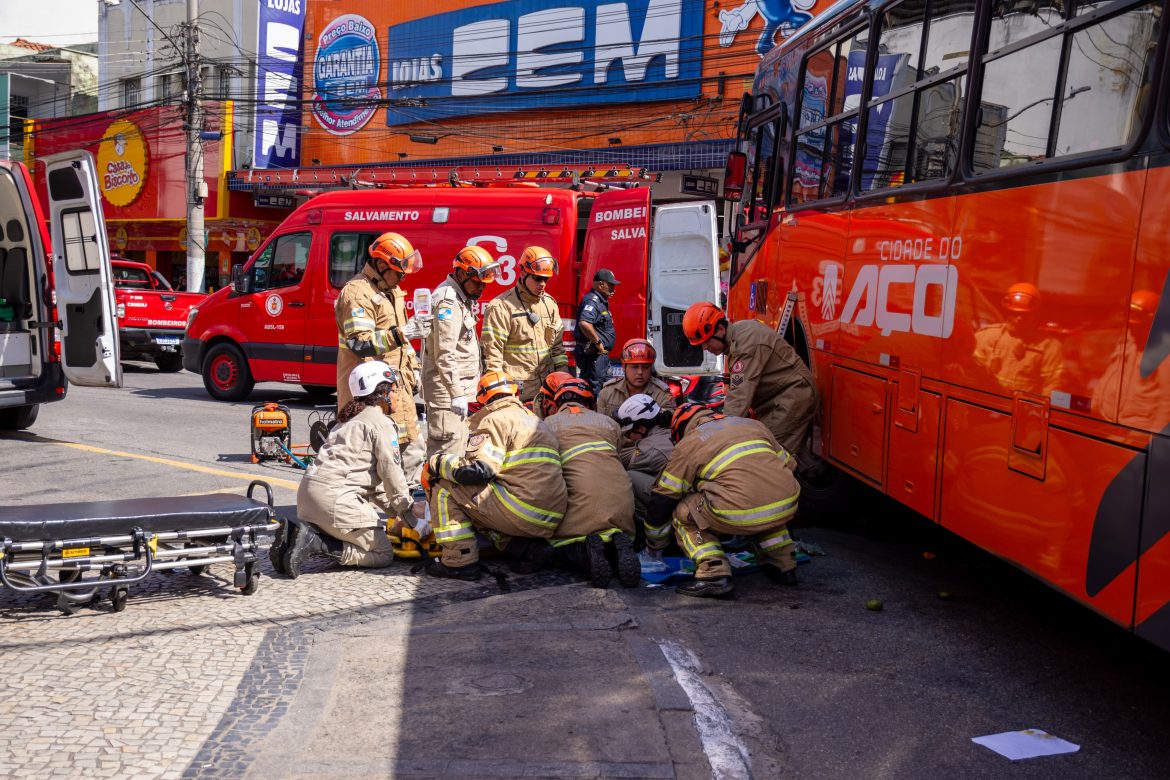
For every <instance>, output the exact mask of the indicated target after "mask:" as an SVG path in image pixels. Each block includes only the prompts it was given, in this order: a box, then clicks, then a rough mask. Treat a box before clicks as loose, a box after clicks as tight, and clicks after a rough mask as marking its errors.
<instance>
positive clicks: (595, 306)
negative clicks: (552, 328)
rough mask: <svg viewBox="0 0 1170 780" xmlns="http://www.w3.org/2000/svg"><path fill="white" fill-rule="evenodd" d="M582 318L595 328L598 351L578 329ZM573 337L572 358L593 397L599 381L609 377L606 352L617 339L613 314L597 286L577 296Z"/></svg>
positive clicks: (598, 389)
mask: <svg viewBox="0 0 1170 780" xmlns="http://www.w3.org/2000/svg"><path fill="white" fill-rule="evenodd" d="M582 322H588V323H589V324H590V325H592V326H593V329H594V330H595V331H597V337H598V338H599V339H601V346H602V348H603V349H602V351H601V352H598V351H597V349H596V347H594V346H593V344H591V343H590V342H589V340H588V339H586V338H585V334H583V333H582V332H581V325H580V323H582ZM573 338H574V339H575V340H576V346H575V347H574V348H573V358H574V359H575V360H576V361H577V375H578V376H580V377H581V378H582V379H584V380H585V381H587V382H588V383H589V386H590V387H591V388H593V395H594V397H596V396H597V394H598V393H600V392H601V385H602V383H604V382H605V381H606V380H607V379H609V355H608V354H607V353H608V352H609V351H610V350H611V349H613V345H614V344H615V343H616V342H617V332H616V331H615V330H614V327H613V315H612V314H611V313H610V311H609V299H608V298H606V297H605V296H604V295H602V294H601V293H599V292H597V290H590V291H589V292H587V293H585V297H584V298H582V299H581V305H580V306H578V307H577V324H576V325H574V326H573Z"/></svg>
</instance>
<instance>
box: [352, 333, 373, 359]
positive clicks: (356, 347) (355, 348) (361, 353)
mask: <svg viewBox="0 0 1170 780" xmlns="http://www.w3.org/2000/svg"><path fill="white" fill-rule="evenodd" d="M345 346H347V347H349V348H350V350H351V351H352V352H353V353H354V354H355V355H357V356H358V357H374V356H375V355H377V354H378V353H377V351H376V350H375V349H374V342H373V341H370V340H369V339H359V338H358V337H357V336H353V337H351V338H348V339H346V340H345Z"/></svg>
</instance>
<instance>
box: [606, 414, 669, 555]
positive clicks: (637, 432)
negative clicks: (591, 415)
mask: <svg viewBox="0 0 1170 780" xmlns="http://www.w3.org/2000/svg"><path fill="white" fill-rule="evenodd" d="M670 415H671V413H670V412H669V411H666V410H663V409H662V407H660V406H659V405H658V403H657V402H656V401H655V400H654V399H653V398H651V397H650V396H648V395H646V394H645V393H638V394H637V395H631V396H630V397H629V398H627V399H626V401H625V403H623V404H622V405H621V408H620V409H618V414H617V418H618V425H620V426H621V430H622V446H621V448H620V449H619V450H618V457H619V458H620V459H621V462H622V466H624V467H625V469H626V473H627V474H628V475H629V477H630V483H631V485H632V486H633V489H634V521H635V530H636V531H637V532H638V533H637V535H638V537H639V538H640V537H641V536H642V534H643V531H644V530H645V522H646V510H647V508H648V507H649V506H650V496H651V490H652V489H653V488H654V483H655V482H657V481H658V477H659V476H660V475H661V474H662V470H663V469H664V468H666V464H667V462H669V461H670V454H671V453H672V452H673V451H674V442H672V441H671V440H670Z"/></svg>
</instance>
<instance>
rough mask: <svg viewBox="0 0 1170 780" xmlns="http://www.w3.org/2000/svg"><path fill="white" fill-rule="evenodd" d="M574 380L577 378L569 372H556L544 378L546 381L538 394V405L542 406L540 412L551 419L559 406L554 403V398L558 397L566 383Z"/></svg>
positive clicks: (541, 385)
mask: <svg viewBox="0 0 1170 780" xmlns="http://www.w3.org/2000/svg"><path fill="white" fill-rule="evenodd" d="M574 379H576V377H575V376H573V375H572V374H570V373H569V372H568V371H554V372H552V373H551V374H549V375H548V376H546V377H545V378H544V381H543V382H542V383H541V384H540V390H538V391H537V393H536V403H538V404H540V411H541V413H542V414H543V415H544V416H545V417H549V416H551V415H553V414H555V413H556V411H557V405H556V404H555V403H554V402H553V397H554V396H556V394H557V390H559V389H560V387H561V385H562V384H564V383H565V382H568V381H571V380H574Z"/></svg>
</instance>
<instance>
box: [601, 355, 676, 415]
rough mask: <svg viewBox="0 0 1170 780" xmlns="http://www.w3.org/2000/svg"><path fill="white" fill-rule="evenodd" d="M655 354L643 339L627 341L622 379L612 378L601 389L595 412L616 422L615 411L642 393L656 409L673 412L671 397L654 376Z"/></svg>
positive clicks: (667, 389)
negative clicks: (605, 415)
mask: <svg viewBox="0 0 1170 780" xmlns="http://www.w3.org/2000/svg"><path fill="white" fill-rule="evenodd" d="M657 357H658V353H657V352H655V351H654V346H653V345H652V344H651V343H650V342H649V341H647V340H646V339H630V340H629V341H627V342H626V343H625V344H624V345H623V346H622V376H619V377H614V378H613V379H611V380H609V381H608V382H606V383H605V384H604V385H602V387H601V393H600V394H599V395H598V396H597V411H599V412H601V413H602V414H608V415H609V416H610V417H613V418H615V419H616V418H617V413H618V409H620V408H621V405H622V404H623V403H625V401H626V399H628V398H629V397H630V396H632V395H637V394H638V393H645V394H646V395H648V396H650V397H651V398H653V399H654V400H655V401H656V402H657V403H658V405H659V406H660V407H661V408H662V409H664V410H666V411H668V412H673V411H674V405H675V404H674V396H673V395H671V394H670V388H668V387H667V386H666V383H665V382H663V381H662V380H661V379H659V378H658V377H656V376H654V360H655V358H657Z"/></svg>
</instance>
